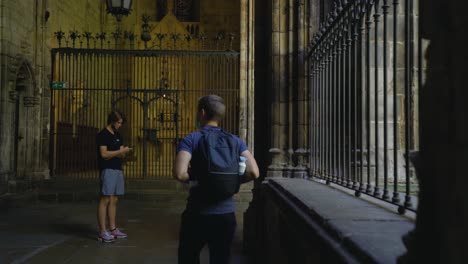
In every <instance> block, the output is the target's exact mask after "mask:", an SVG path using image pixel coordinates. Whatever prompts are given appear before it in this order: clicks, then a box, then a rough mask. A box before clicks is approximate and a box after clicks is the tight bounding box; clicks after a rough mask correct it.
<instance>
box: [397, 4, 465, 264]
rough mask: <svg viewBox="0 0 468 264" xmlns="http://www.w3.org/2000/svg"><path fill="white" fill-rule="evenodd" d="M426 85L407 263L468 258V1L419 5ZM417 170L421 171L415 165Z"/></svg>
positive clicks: (422, 92)
mask: <svg viewBox="0 0 468 264" xmlns="http://www.w3.org/2000/svg"><path fill="white" fill-rule="evenodd" d="M420 4H421V5H422V9H421V15H422V17H423V21H422V30H423V31H422V33H423V37H424V38H426V39H429V40H430V45H429V48H428V49H427V53H426V58H427V60H428V61H427V63H428V67H427V81H426V83H425V85H424V88H423V89H422V90H421V93H420V96H421V97H420V117H421V119H420V120H421V123H420V125H421V130H420V133H421V134H420V135H421V137H420V139H421V141H420V142H421V152H420V170H419V175H418V177H419V184H420V192H419V206H418V216H417V221H416V229H415V232H414V240H406V241H407V242H413V241H414V243H410V244H409V245H408V249H409V252H408V253H409V256H408V258H405V259H402V262H404V263H416V262H418V263H465V262H466V260H467V259H468V251H467V250H466V249H467V248H468V240H467V234H468V192H467V191H466V186H468V177H466V164H468V119H467V118H466V113H468V104H467V103H466V102H467V100H468V90H467V89H466V84H467V82H468V68H467V67H466V58H468V49H467V48H466V42H467V41H468V34H467V28H468V20H467V16H466V10H468V2H466V1H464V0H447V1H443V2H442V1H436V0H428V1H421V2H420ZM417 167H418V166H417Z"/></svg>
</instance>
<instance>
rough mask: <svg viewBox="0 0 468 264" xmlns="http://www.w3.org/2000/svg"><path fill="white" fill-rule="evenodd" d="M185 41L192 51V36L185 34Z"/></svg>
mask: <svg viewBox="0 0 468 264" xmlns="http://www.w3.org/2000/svg"><path fill="white" fill-rule="evenodd" d="M184 39H185V41H187V45H188V49H190V43H191V41H192V39H193V37H192V35H191V34H185V37H184Z"/></svg>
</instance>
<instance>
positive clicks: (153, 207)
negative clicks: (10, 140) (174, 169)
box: [0, 200, 249, 264]
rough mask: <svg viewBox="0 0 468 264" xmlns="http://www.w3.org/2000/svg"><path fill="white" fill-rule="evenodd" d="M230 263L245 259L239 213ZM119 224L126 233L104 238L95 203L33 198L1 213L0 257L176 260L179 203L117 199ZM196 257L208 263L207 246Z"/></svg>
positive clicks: (31, 260) (28, 260) (61, 260)
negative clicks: (108, 241)
mask: <svg viewBox="0 0 468 264" xmlns="http://www.w3.org/2000/svg"><path fill="white" fill-rule="evenodd" d="M246 208H247V204H240V205H238V207H237V212H236V216H237V221H238V228H237V231H236V236H235V239H234V243H233V248H232V253H233V255H232V259H231V263H248V262H249V261H248V258H247V257H246V256H243V255H242V253H241V247H242V215H243V212H244V211H245V210H246ZM118 209H119V211H118V214H117V218H118V226H119V227H121V228H122V230H123V231H125V232H127V233H128V235H129V238H128V239H123V240H119V241H116V242H115V243H112V244H103V243H100V242H98V241H97V240H96V238H97V231H96V230H97V228H96V203H94V202H92V203H91V202H87V203H84V202H83V203H43V202H40V203H35V204H32V205H28V206H26V207H21V208H12V209H9V210H7V211H4V212H2V213H1V214H0V238H1V239H0V263H87V264H91V263H177V254H176V253H177V246H178V232H179V222H180V220H179V217H180V214H181V212H182V211H183V209H184V205H183V204H180V205H171V206H164V205H157V204H155V203H154V202H138V201H131V200H122V201H121V202H120V203H119V207H118ZM201 263H209V261H208V250H207V249H206V248H205V249H203V251H202V254H201Z"/></svg>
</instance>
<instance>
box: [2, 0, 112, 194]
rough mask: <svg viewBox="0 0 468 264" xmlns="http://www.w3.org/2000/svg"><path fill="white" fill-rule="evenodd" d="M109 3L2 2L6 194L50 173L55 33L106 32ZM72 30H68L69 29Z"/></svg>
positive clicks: (3, 136) (3, 142) (23, 188)
mask: <svg viewBox="0 0 468 264" xmlns="http://www.w3.org/2000/svg"><path fill="white" fill-rule="evenodd" d="M104 5H105V4H104V1H92V0H87V1H58V0H57V1H13V0H2V1H1V15H0V16H1V17H0V20H1V31H0V43H1V90H0V110H1V111H0V113H1V114H0V124H1V125H0V193H3V192H6V191H10V192H16V191H22V190H25V189H28V188H31V182H32V181H33V180H37V179H45V178H48V177H49V171H48V161H49V157H48V156H49V150H48V147H49V128H50V126H49V122H50V120H49V118H50V90H49V79H48V78H49V75H50V49H51V48H53V47H57V45H58V44H57V41H56V40H55V38H54V32H55V31H58V30H60V29H62V30H64V31H65V30H71V29H74V28H83V27H84V28H85V29H87V30H90V31H93V30H94V31H100V30H101V28H102V24H103V23H104V22H105V20H104V21H103V18H104V17H103V15H104ZM67 33H68V32H67Z"/></svg>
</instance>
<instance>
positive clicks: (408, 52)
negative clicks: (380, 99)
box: [405, 0, 413, 208]
mask: <svg viewBox="0 0 468 264" xmlns="http://www.w3.org/2000/svg"><path fill="white" fill-rule="evenodd" d="M412 9H413V6H412V1H410V0H405V165H406V166H405V174H406V195H405V207H406V208H409V207H411V206H412V203H411V196H410V191H411V190H410V184H411V183H410V167H411V164H410V160H409V150H410V137H411V131H410V123H411V116H410V114H411V113H410V112H411V109H410V107H411V99H412V98H411V90H410V89H411V84H410V81H411V80H412V76H411V71H412V65H411V60H412V55H413V51H412V49H411V46H410V45H411V43H410V41H411V39H412V38H411V29H410V26H411V23H410V20H411V19H412V14H413V10H412Z"/></svg>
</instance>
